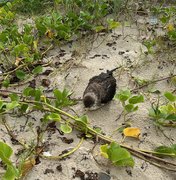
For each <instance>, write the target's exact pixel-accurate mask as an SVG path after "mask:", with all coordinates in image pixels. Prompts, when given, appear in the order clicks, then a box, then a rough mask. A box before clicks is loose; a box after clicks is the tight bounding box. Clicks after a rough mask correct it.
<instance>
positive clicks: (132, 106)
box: [125, 104, 138, 112]
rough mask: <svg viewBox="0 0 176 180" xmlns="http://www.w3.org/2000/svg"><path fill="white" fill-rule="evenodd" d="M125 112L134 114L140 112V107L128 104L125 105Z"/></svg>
mask: <svg viewBox="0 0 176 180" xmlns="http://www.w3.org/2000/svg"><path fill="white" fill-rule="evenodd" d="M125 110H126V111H127V112H134V111H137V110H138V106H134V105H133V104H127V105H125Z"/></svg>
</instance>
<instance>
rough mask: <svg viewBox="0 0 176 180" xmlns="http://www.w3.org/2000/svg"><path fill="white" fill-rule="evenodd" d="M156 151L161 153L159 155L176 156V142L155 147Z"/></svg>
mask: <svg viewBox="0 0 176 180" xmlns="http://www.w3.org/2000/svg"><path fill="white" fill-rule="evenodd" d="M154 151H155V152H158V153H159V156H172V157H176V144H173V145H171V146H170V147H169V146H159V147H157V148H155V150H154Z"/></svg>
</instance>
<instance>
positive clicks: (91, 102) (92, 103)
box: [83, 92, 99, 110]
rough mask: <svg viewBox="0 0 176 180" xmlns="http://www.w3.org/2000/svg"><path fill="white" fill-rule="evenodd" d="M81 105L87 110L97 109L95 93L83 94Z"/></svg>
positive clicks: (97, 102)
mask: <svg viewBox="0 0 176 180" xmlns="http://www.w3.org/2000/svg"><path fill="white" fill-rule="evenodd" d="M83 103H84V106H85V108H89V109H92V110H93V109H97V106H98V104H99V101H98V97H97V96H96V94H95V93H93V92H88V93H86V94H84V97H83Z"/></svg>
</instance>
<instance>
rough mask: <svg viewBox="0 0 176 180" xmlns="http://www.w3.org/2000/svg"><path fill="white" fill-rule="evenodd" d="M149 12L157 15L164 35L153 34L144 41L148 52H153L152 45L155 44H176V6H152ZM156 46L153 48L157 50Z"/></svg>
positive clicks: (160, 46) (160, 45)
mask: <svg viewBox="0 0 176 180" xmlns="http://www.w3.org/2000/svg"><path fill="white" fill-rule="evenodd" d="M151 13H152V14H154V15H155V16H156V17H157V19H158V21H159V23H160V24H161V26H162V31H163V32H164V35H163V36H161V35H158V36H156V35H155V36H154V37H152V38H151V39H149V40H147V41H144V45H145V46H146V47H147V49H148V53H154V47H156V46H157V48H162V47H163V46H162V45H163V44H166V46H167V44H168V45H169V44H172V45H173V46H174V45H175V44H176V28H175V25H176V23H175V14H176V7H175V6H174V5H170V6H169V5H168V6H162V5H160V6H154V7H152V8H151ZM166 42H168V43H166ZM157 48H155V50H157Z"/></svg>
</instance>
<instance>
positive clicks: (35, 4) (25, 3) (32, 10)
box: [14, 0, 54, 14]
mask: <svg viewBox="0 0 176 180" xmlns="http://www.w3.org/2000/svg"><path fill="white" fill-rule="evenodd" d="M53 6H54V0H15V7H14V8H15V10H16V11H18V13H19V12H21V13H23V14H39V13H43V11H44V10H45V9H46V8H48V7H53Z"/></svg>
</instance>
